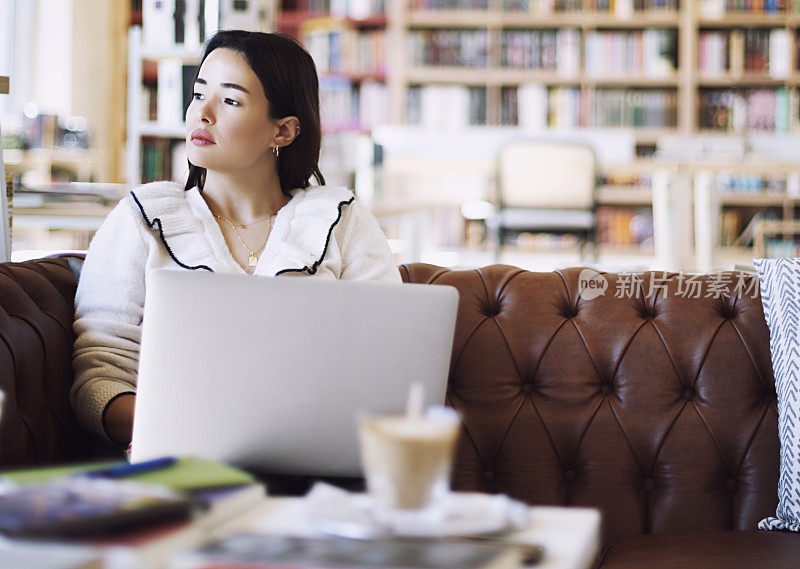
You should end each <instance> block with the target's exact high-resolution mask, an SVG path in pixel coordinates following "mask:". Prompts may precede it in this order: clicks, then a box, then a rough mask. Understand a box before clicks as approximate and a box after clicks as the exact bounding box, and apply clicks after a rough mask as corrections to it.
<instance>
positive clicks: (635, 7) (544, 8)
mask: <svg viewBox="0 0 800 569" xmlns="http://www.w3.org/2000/svg"><path fill="white" fill-rule="evenodd" d="M687 1H689V0H687ZM698 1H699V3H700V4H701V14H702V15H704V16H723V15H724V14H726V13H740V12H750V13H755V14H774V13H779V12H785V11H786V10H787V3H788V1H787V0H698ZM488 5H489V2H488V0H410V7H411V8H412V9H414V10H486V9H488ZM678 7H679V6H678V0H502V3H501V8H502V9H503V10H505V11H521V12H538V13H550V12H578V11H585V12H603V13H610V14H617V15H621V16H628V15H630V14H631V13H632V12H648V11H654V10H671V11H677V10H678ZM797 9H798V10H799V11H800V6H798V7H797Z"/></svg>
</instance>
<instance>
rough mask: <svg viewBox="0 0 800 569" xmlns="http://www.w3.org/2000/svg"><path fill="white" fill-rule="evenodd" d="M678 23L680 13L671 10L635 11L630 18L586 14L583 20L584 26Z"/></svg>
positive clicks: (629, 26)
mask: <svg viewBox="0 0 800 569" xmlns="http://www.w3.org/2000/svg"><path fill="white" fill-rule="evenodd" d="M690 1H691V0H690ZM678 25H680V14H678V12H676V11H673V10H649V11H646V12H635V13H634V14H633V16H631V17H630V18H620V17H619V16H614V15H613V14H587V15H586V16H585V20H584V21H583V27H585V28H614V29H621V28H631V29H643V28H665V27H666V28H676V27H678Z"/></svg>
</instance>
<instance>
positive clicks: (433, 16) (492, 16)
mask: <svg viewBox="0 0 800 569" xmlns="http://www.w3.org/2000/svg"><path fill="white" fill-rule="evenodd" d="M679 23H680V17H679V15H678V13H677V12H674V11H652V12H643V13H637V14H636V15H634V16H633V17H632V18H627V19H626V18H620V17H618V16H615V15H613V14H592V13H586V12H565V13H548V14H537V13H535V12H533V13H531V12H512V11H493V10H482V11H481V10H476V11H470V12H466V11H462V10H411V11H410V12H409V13H408V25H409V27H411V28H509V29H513V28H538V29H543V28H586V29H596V28H604V29H645V28H659V27H661V28H663V27H668V28H673V27H678V25H679Z"/></svg>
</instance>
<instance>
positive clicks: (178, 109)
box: [139, 58, 198, 126]
mask: <svg viewBox="0 0 800 569" xmlns="http://www.w3.org/2000/svg"><path fill="white" fill-rule="evenodd" d="M157 69H158V71H157V73H158V75H157V81H156V82H155V83H144V84H143V85H142V90H141V95H140V96H141V99H140V101H139V113H140V114H139V116H140V117H142V119H146V120H154V121H158V122H160V123H162V124H167V125H170V126H173V125H179V124H182V123H183V121H184V120H185V118H186V110H187V109H188V108H189V103H191V100H192V92H193V90H194V78H195V75H196V74H197V70H198V66H197V65H192V64H186V63H183V62H182V61H181V60H180V59H173V58H165V59H161V60H159V62H158V66H157Z"/></svg>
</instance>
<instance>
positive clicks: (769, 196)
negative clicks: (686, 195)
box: [716, 191, 800, 207]
mask: <svg viewBox="0 0 800 569" xmlns="http://www.w3.org/2000/svg"><path fill="white" fill-rule="evenodd" d="M716 195H717V199H718V200H719V203H720V205H739V206H753V207H770V206H782V205H784V204H786V203H787V202H797V201H800V200H798V199H796V198H790V197H789V196H787V195H786V194H785V193H783V192H781V193H776V192H758V193H755V192H754V193H752V194H751V193H743V192H742V193H737V192H721V191H718V192H717V193H716Z"/></svg>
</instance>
